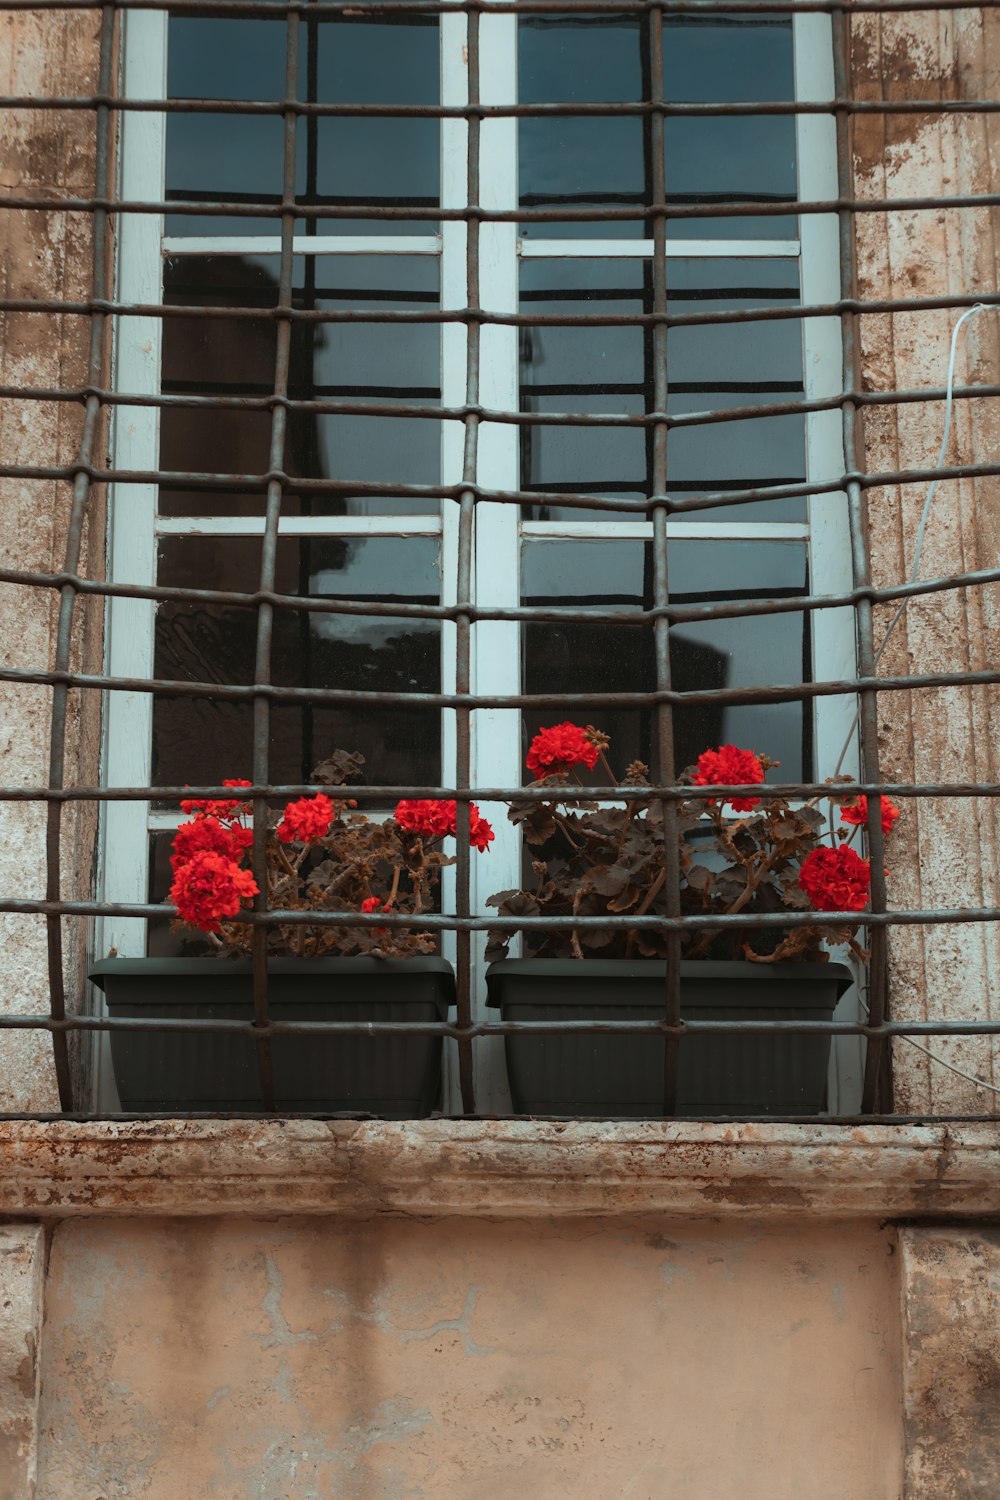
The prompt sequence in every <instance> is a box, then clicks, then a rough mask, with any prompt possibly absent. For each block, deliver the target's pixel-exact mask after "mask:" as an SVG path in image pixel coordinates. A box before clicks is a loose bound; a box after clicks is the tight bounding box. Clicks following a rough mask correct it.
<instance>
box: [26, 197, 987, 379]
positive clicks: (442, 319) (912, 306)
mask: <svg viewBox="0 0 1000 1500" xmlns="http://www.w3.org/2000/svg"><path fill="white" fill-rule="evenodd" d="M4 201H6V200H4ZM0 206H2V205H0ZM792 207H795V205H794V204H793V205H792ZM724 216H725V207H724V206H721V207H720V210H719V214H718V216H717V217H719V218H722V217H724ZM738 246H739V241H735V242H734V254H735V249H737V248H738ZM980 302H982V303H986V304H987V305H988V306H991V307H992V306H1000V293H996V292H983V293H981V294H977V293H965V292H957V293H955V294H954V295H952V296H941V297H867V298H866V297H848V298H844V299H840V298H838V300H837V301H836V302H826V303H823V302H802V303H800V302H789V303H782V304H778V305H775V306H773V307H755V308H750V309H747V308H730V309H728V310H725V311H721V312H700V313H699V312H692V313H672V312H667V313H654V312H652V311H649V312H637V313H634V314H633V313H578V314H577V313H513V312H508V313H504V312H489V311H487V310H486V309H485V308H484V309H482V311H477V310H475V309H473V308H468V307H466V308H440V307H428V308H420V309H402V310H398V309H397V310H392V311H390V310H385V311H383V310H381V309H377V308H310V307H293V308H292V309H291V311H290V313H289V314H288V316H289V318H290V319H291V321H292V322H299V323H468V322H469V321H470V319H472V318H476V320H477V322H480V323H482V324H483V325H484V326H485V325H486V324H489V325H490V326H500V327H512V328H633V327H634V328H638V327H652V326H655V325H656V324H658V323H662V324H663V326H664V327H665V328H697V327H702V326H708V327H710V326H713V325H715V324H730V323H733V324H736V323H770V322H781V321H788V320H792V321H794V322H801V320H802V319H803V318H829V317H838V318H839V317H840V315H841V313H843V312H856V313H858V314H859V315H862V316H867V315H872V316H875V315H877V314H879V313H887V312H889V313H894V312H898V313H920V312H934V311H938V310H947V309H950V308H959V307H974V306H975V305H976V304H977V303H980ZM94 311H99V312H105V313H114V314H117V315H120V316H122V317H143V318H146V317H150V318H207V319H221V320H224V321H227V322H228V321H231V320H232V319H240V318H245V319H250V320H252V321H255V322H260V321H271V320H273V319H275V318H276V317H277V309H276V308H275V307H274V306H268V307H240V306H234V307H228V306H225V305H224V304H222V303H216V304H214V305H210V304H206V305H200V304H197V303H196V304H194V305H193V306H192V305H190V304H186V303H181V302H116V301H115V300H114V299H112V298H108V297H102V298H99V299H98V298H88V299H87V300H86V301H83V302H80V301H75V302H74V301H67V300H66V299H65V298H62V297H0V312H26V313H60V314H64V315H66V316H79V317H89V316H90V314H91V313H92V312H94ZM978 389H979V388H978V387H976V386H968V387H958V386H957V387H956V388H955V390H954V391H953V392H952V394H953V396H957V395H958V392H959V390H968V391H970V393H971V394H973V395H974V394H976V392H977V390H978ZM983 389H984V390H985V391H986V392H987V393H989V392H990V388H989V387H984V388H983ZM82 390H83V394H84V395H89V394H90V391H91V387H89V386H87V387H84V388H82ZM97 393H99V394H102V395H103V394H104V393H103V392H99V391H97ZM849 394H852V395H854V396H855V397H856V399H857V400H858V401H862V400H871V401H877V400H879V399H880V398H881V397H885V399H887V400H891V399H892V397H893V395H894V394H895V393H894V392H891V391H884V392H883V391H858V392H851V393H849ZM914 394H915V395H919V392H915V393H914ZM54 399H58V397H56V398H54ZM137 399H138V398H137ZM149 399H150V400H156V399H158V398H155V397H150V398H149ZM251 399H252V398H251ZM268 399H270V400H272V401H273V400H274V399H276V398H274V397H273V396H272V397H270V398H268Z"/></svg>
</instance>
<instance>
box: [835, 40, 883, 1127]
mask: <svg viewBox="0 0 1000 1500" xmlns="http://www.w3.org/2000/svg"><path fill="white" fill-rule="evenodd" d="M850 45H851V19H850V15H849V14H848V13H846V12H845V13H843V14H840V15H835V16H834V17H833V66H834V80H835V89H836V96H837V98H838V99H846V98H847V97H848V93H849V89H850V61H849V60H850ZM836 119H837V191H838V195H839V197H840V198H842V199H849V198H850V194H851V186H852V178H853V170H852V142H851V129H850V115H849V113H848V111H847V110H846V109H838V110H837V111H836ZM839 227H840V284H841V296H842V297H844V298H849V297H853V296H854V295H855V286H856V280H857V276H856V267H855V244H854V213H853V210H852V209H850V208H842V209H841V210H840V211H839ZM840 326H841V337H842V342H843V361H844V390H845V391H853V390H857V389H859V387H858V384H857V382H858V379H859V374H860V371H859V360H858V328H857V316H856V314H855V313H853V312H844V313H842V314H841V324H840ZM841 409H842V412H843V425H844V458H845V462H846V463H847V465H848V467H849V468H853V470H854V471H855V472H863V471H864V469H865V453H864V433H863V429H862V426H861V421H860V418H859V415H858V410H857V406H856V404H855V402H854V401H852V400H850V399H845V400H844V401H843V403H842V408H841ZM847 506H848V517H849V521H850V528H851V560H852V567H853V572H854V586H855V588H868V587H870V585H871V565H870V563H869V556H868V514H867V504H866V501H865V498H864V494H863V492H862V490H861V486H860V485H859V484H858V482H857V480H849V481H848V485H847ZM854 618H855V629H856V636H857V651H858V672H859V673H860V675H861V676H862V677H869V678H871V677H874V676H875V670H876V669H875V638H874V629H873V618H872V604H871V600H870V599H868V598H862V599H858V600H856V601H855V605H854ZM859 722H860V727H861V775H862V777H863V778H864V779H865V780H868V781H879V780H880V779H881V777H880V774H879V756H878V694H877V690H876V689H874V688H866V689H865V690H864V691H863V692H862V693H861V706H860V721H859ZM867 834H868V853H869V857H870V860H871V904H872V911H874V912H884V911H885V910H886V889H885V852H884V840H883V835H882V817H881V801H880V799H879V798H878V797H872V798H870V799H869V804H868V828H867ZM886 940H887V933H886V929H885V928H884V927H873V928H871V929H870V942H871V965H870V968H869V991H868V1014H869V1020H870V1021H871V1023H872V1024H873V1025H875V1026H880V1025H881V1024H882V1022H883V1020H884V1019H885V1015H886V967H887V964H886V958H887V942H886ZM884 1047H885V1041H884V1038H882V1037H878V1038H874V1037H870V1038H869V1039H868V1047H867V1051H866V1054H865V1078H864V1087H863V1091H862V1098H861V1110H862V1113H863V1114H874V1113H875V1108H876V1103H877V1100H878V1092H879V1077H880V1074H881V1069H882V1063H883V1054H884Z"/></svg>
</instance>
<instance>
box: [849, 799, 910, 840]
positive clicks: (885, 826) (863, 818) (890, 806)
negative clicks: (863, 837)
mask: <svg viewBox="0 0 1000 1500" xmlns="http://www.w3.org/2000/svg"><path fill="white" fill-rule="evenodd" d="M881 802H882V808H881V811H882V832H883V833H891V832H892V825H893V823H895V821H896V819H897V818H898V817H899V808H898V807H897V806H896V804H895V803H894V802H890V801H889V799H888V797H883V798H882V799H881ZM840 816H841V818H842V819H843V821H844V822H845V823H856V824H859V825H860V826H861V827H862V828H863V827H864V826H865V824H866V823H867V822H868V798H867V797H866V796H864V794H862V795H861V796H860V797H857V798H855V800H854V801H853V802H847V803H845V804H844V806H843V807H842V808H841V809H840Z"/></svg>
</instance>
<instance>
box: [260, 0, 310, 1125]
mask: <svg viewBox="0 0 1000 1500" xmlns="http://www.w3.org/2000/svg"><path fill="white" fill-rule="evenodd" d="M298 49H299V17H298V14H297V13H291V12H290V13H289V14H288V15H287V17H286V19H285V95H286V98H291V97H293V96H294V94H295V92H296V88H297V81H298ZM296 128H297V115H296V114H295V113H294V112H293V111H292V110H286V112H285V114H284V130H283V138H284V165H283V170H284V189H283V192H284V197H285V199H286V201H287V200H288V198H289V197H291V195H292V194H293V193H294V191H295V168H296V160H295V141H296ZM294 234H295V219H294V215H293V214H291V213H284V214H283V215H282V219H281V258H280V266H279V271H278V311H279V321H278V325H277V340H276V344H275V365H274V396H275V398H276V400H275V404H274V409H273V411H272V413H271V442H270V456H269V463H270V466H271V470H272V473H274V471H277V470H280V469H281V466H282V462H283V460H284V456H285V438H286V432H287V426H288V409H287V407H286V406H285V405H284V398H286V397H287V395H288V380H289V364H290V360H291V349H292V324H291V320H290V319H289V318H288V317H287V316H286V317H280V313H281V312H283V311H286V310H287V309H289V308H290V307H291V305H292V281H293V276H292V272H293V264H294V262H293V252H292V241H293V237H294ZM283 498H284V483H283V481H282V480H281V479H280V478H278V477H272V478H271V479H270V480H269V481H268V486H267V510H266V513H265V520H264V535H263V539H262V542H261V555H260V589H261V592H264V591H265V590H267V591H273V589H274V582H275V577H276V573H277V557H278V523H279V520H280V517H281V504H282V500H283ZM273 625H274V606H273V605H271V604H269V603H268V602H267V601H266V600H262V601H261V602H260V603H259V604H258V606H257V648H256V659H255V662H254V687H255V688H257V687H266V686H268V685H269V684H270V681H271V644H272V637H273ZM270 763H271V700H270V698H268V696H267V695H266V694H264V693H255V695H254V699H253V779H254V781H256V782H259V783H261V784H266V783H267V782H269V781H270V779H271V776H270ZM253 811H254V818H253V870H254V876H255V878H256V881H257V887H258V890H257V895H256V897H255V898H254V909H255V911H258V912H265V913H266V911H267V905H268V891H267V800H266V798H264V797H257V798H255V799H254V803H253ZM252 954H253V1003H254V1021H255V1024H256V1026H257V1028H258V1037H257V1066H258V1072H259V1075H260V1092H261V1101H262V1103H263V1106H264V1108H265V1110H267V1111H269V1112H271V1113H273V1112H274V1111H275V1109H276V1108H277V1101H276V1097H275V1091H274V1067H273V1061H272V1057H271V1043H270V1037H269V1035H268V1033H267V1031H266V1030H265V1028H266V1027H267V1023H268V1019H269V1017H268V1005H267V992H268V972H267V927H266V926H258V927H256V928H254V932H253V945H252Z"/></svg>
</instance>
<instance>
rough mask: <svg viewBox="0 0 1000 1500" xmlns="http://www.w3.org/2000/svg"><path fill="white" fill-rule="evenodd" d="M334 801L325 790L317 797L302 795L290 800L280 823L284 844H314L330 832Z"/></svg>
mask: <svg viewBox="0 0 1000 1500" xmlns="http://www.w3.org/2000/svg"><path fill="white" fill-rule="evenodd" d="M333 812H334V808H333V803H332V802H331V801H330V799H329V797H327V796H326V795H325V794H324V793H323V792H319V793H318V794H317V796H315V797H300V798H299V800H298V802H289V804H288V806H287V807H286V808H285V813H284V816H283V818H282V820H281V822H280V823H279V824H278V828H277V834H278V837H279V839H280V840H281V842H282V843H283V844H291V843H299V844H314V843H315V842H316V841H317V839H321V838H323V837H325V835H326V834H328V833H329V832H330V824H331V823H332V822H333Z"/></svg>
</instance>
